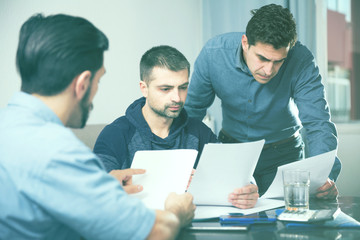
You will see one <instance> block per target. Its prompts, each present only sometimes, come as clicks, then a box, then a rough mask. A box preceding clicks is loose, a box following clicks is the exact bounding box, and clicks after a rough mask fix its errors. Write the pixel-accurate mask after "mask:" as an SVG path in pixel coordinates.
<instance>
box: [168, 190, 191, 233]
mask: <svg viewBox="0 0 360 240" xmlns="http://www.w3.org/2000/svg"><path fill="white" fill-rule="evenodd" d="M195 209H196V206H195V205H194V203H193V196H192V195H191V194H190V193H183V194H176V193H170V194H169V196H168V197H167V199H166V200H165V210H166V211H169V212H172V213H174V214H175V215H176V216H177V217H178V219H179V221H180V226H181V227H185V226H186V225H188V224H190V223H191V220H192V219H193V218H194V216H195Z"/></svg>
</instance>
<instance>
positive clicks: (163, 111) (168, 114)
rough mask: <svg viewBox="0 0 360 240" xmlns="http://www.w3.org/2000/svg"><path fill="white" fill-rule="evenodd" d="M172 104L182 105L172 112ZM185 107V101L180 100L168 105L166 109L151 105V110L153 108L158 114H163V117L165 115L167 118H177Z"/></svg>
mask: <svg viewBox="0 0 360 240" xmlns="http://www.w3.org/2000/svg"><path fill="white" fill-rule="evenodd" d="M172 106H180V107H179V110H178V111H175V112H172V111H170V110H169V108H170V107H172ZM183 107H184V103H183V102H180V103H178V104H175V105H174V104H172V105H166V106H165V107H164V109H158V108H154V107H152V106H150V108H151V110H153V112H154V113H156V114H157V115H159V116H161V117H165V118H173V119H174V118H177V117H178V116H179V115H180V112H181V111H182V109H183Z"/></svg>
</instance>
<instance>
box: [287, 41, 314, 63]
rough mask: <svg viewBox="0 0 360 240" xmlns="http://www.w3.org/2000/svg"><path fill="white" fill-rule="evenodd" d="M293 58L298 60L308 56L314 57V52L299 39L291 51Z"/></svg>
mask: <svg viewBox="0 0 360 240" xmlns="http://www.w3.org/2000/svg"><path fill="white" fill-rule="evenodd" d="M290 55H291V58H294V59H296V60H304V59H307V58H313V57H314V56H313V53H312V52H311V51H310V49H309V48H308V47H306V46H305V45H304V44H302V43H301V42H300V41H297V42H296V43H295V45H294V47H292V49H291V51H290Z"/></svg>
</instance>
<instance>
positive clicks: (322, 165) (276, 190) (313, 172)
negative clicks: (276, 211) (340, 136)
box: [261, 150, 337, 198]
mask: <svg viewBox="0 0 360 240" xmlns="http://www.w3.org/2000/svg"><path fill="white" fill-rule="evenodd" d="M336 152H337V150H333V151H330V152H327V153H323V154H319V155H317V156H314V157H310V158H306V159H303V160H300V161H296V162H293V163H289V164H285V165H282V166H280V167H278V170H277V172H276V175H275V178H274V181H273V182H272V183H271V185H270V187H269V188H268V190H267V191H266V192H265V193H264V195H262V196H261V198H275V197H284V187H283V179H282V172H283V171H284V170H289V169H294V170H295V169H301V170H309V171H310V195H311V194H314V193H316V189H318V188H319V187H321V186H322V185H324V183H325V182H326V180H327V178H328V176H329V174H330V171H331V169H332V167H333V165H334V161H335V156H336Z"/></svg>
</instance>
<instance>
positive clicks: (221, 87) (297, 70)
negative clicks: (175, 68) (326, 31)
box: [185, 4, 341, 198]
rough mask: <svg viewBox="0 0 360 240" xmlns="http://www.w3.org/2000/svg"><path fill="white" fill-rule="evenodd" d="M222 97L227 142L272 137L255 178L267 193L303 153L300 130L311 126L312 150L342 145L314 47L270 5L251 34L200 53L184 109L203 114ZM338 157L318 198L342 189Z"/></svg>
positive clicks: (226, 37) (222, 136) (226, 38)
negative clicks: (285, 166)
mask: <svg viewBox="0 0 360 240" xmlns="http://www.w3.org/2000/svg"><path fill="white" fill-rule="evenodd" d="M215 95H216V96H218V97H219V98H220V99H221V106H222V114H223V122H222V130H221V131H220V133H219V137H218V138H219V140H220V141H222V142H228V143H234V142H249V141H255V140H259V139H265V140H266V144H265V146H264V148H263V151H262V153H261V156H260V158H259V161H258V164H257V166H256V169H255V172H254V177H255V180H256V183H257V185H258V187H259V192H260V194H263V193H264V192H265V191H266V190H267V188H268V187H269V185H270V184H271V182H272V180H273V179H274V176H275V174H276V170H277V167H278V166H280V165H283V164H286V163H290V162H293V161H297V160H300V159H302V158H303V157H304V143H303V141H302V138H301V135H300V134H299V130H300V129H301V128H302V127H303V128H304V129H305V130H306V136H307V143H308V146H309V148H308V149H307V151H308V153H309V156H315V155H318V154H321V153H325V152H328V151H330V150H334V149H336V148H337V137H336V135H337V133H336V128H335V125H334V124H333V123H332V122H331V120H330V111H329V107H328V104H327V102H326V100H325V94H324V86H323V85H322V83H321V76H320V74H319V69H318V67H317V66H316V64H315V60H314V57H313V55H312V53H311V52H310V51H309V50H308V49H307V48H306V47H305V46H304V45H302V44H301V43H300V42H298V41H296V24H295V20H294V19H293V16H292V14H291V13H290V11H289V10H288V9H285V8H283V7H282V6H279V5H275V4H270V5H266V6H263V7H262V8H260V9H258V10H256V11H253V17H252V18H251V20H250V21H249V23H248V25H247V27H246V33H226V34H222V35H219V36H216V37H214V38H212V39H210V40H209V41H208V42H207V43H206V45H205V46H204V47H203V49H202V51H201V52H200V54H199V56H198V58H197V60H196V62H195V69H194V73H193V75H192V79H191V82H190V86H189V93H188V98H187V101H186V103H185V108H186V110H187V112H188V114H189V116H190V117H196V118H199V119H202V118H203V117H204V116H205V113H206V109H207V108H208V107H210V105H211V104H212V103H213V101H214V98H215ZM340 169H341V164H340V161H339V159H338V158H336V159H335V162H334V166H333V168H332V171H331V173H330V175H329V179H328V180H327V182H326V183H325V184H324V185H323V186H322V187H321V188H319V189H318V193H317V195H316V196H317V197H319V198H334V197H336V196H337V195H338V191H337V188H336V186H335V183H334V181H335V180H336V179H337V177H338V175H339V172H340Z"/></svg>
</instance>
